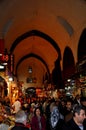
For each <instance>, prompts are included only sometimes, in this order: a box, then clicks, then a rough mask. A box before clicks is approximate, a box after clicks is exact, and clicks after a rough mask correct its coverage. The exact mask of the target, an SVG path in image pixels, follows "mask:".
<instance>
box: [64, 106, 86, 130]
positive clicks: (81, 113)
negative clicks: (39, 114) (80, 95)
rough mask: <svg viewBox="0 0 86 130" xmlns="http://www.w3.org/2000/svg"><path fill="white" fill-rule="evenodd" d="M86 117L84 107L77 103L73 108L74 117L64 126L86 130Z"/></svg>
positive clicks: (67, 128)
mask: <svg viewBox="0 0 86 130" xmlns="http://www.w3.org/2000/svg"><path fill="white" fill-rule="evenodd" d="M85 118H86V113H85V109H84V107H83V106H81V105H75V106H74V109H73V118H72V119H71V120H69V121H68V122H67V123H66V124H65V125H64V126H63V130H86V125H85V124H83V122H84V119H85Z"/></svg>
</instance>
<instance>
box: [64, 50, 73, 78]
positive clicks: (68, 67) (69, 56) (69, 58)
mask: <svg viewBox="0 0 86 130" xmlns="http://www.w3.org/2000/svg"><path fill="white" fill-rule="evenodd" d="M74 73H75V61H74V56H73V53H72V50H71V49H70V48H69V47H66V48H65V50H64V55H63V79H64V80H65V79H67V78H70V77H71V76H72V75H74Z"/></svg>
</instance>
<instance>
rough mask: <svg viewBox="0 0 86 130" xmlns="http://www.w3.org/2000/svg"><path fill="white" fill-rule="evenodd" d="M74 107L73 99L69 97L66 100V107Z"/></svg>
mask: <svg viewBox="0 0 86 130" xmlns="http://www.w3.org/2000/svg"><path fill="white" fill-rule="evenodd" d="M72 107H73V102H72V100H71V99H69V100H67V101H66V108H67V110H69V111H70V110H72Z"/></svg>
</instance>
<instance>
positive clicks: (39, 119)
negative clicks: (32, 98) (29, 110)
mask: <svg viewBox="0 0 86 130" xmlns="http://www.w3.org/2000/svg"><path fill="white" fill-rule="evenodd" d="M31 130H46V119H45V117H44V116H43V114H42V112H41V110H40V107H37V108H35V110H34V116H33V117H32V120H31Z"/></svg>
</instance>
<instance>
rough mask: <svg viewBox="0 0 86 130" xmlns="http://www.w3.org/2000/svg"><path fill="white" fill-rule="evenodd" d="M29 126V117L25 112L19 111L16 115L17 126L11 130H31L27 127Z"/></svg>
mask: <svg viewBox="0 0 86 130" xmlns="http://www.w3.org/2000/svg"><path fill="white" fill-rule="evenodd" d="M26 124H27V115H26V113H25V112H24V111H23V110H19V111H18V112H17V113H16V114H15V125H14V126H13V127H12V128H11V130H29V128H27V127H26Z"/></svg>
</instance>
